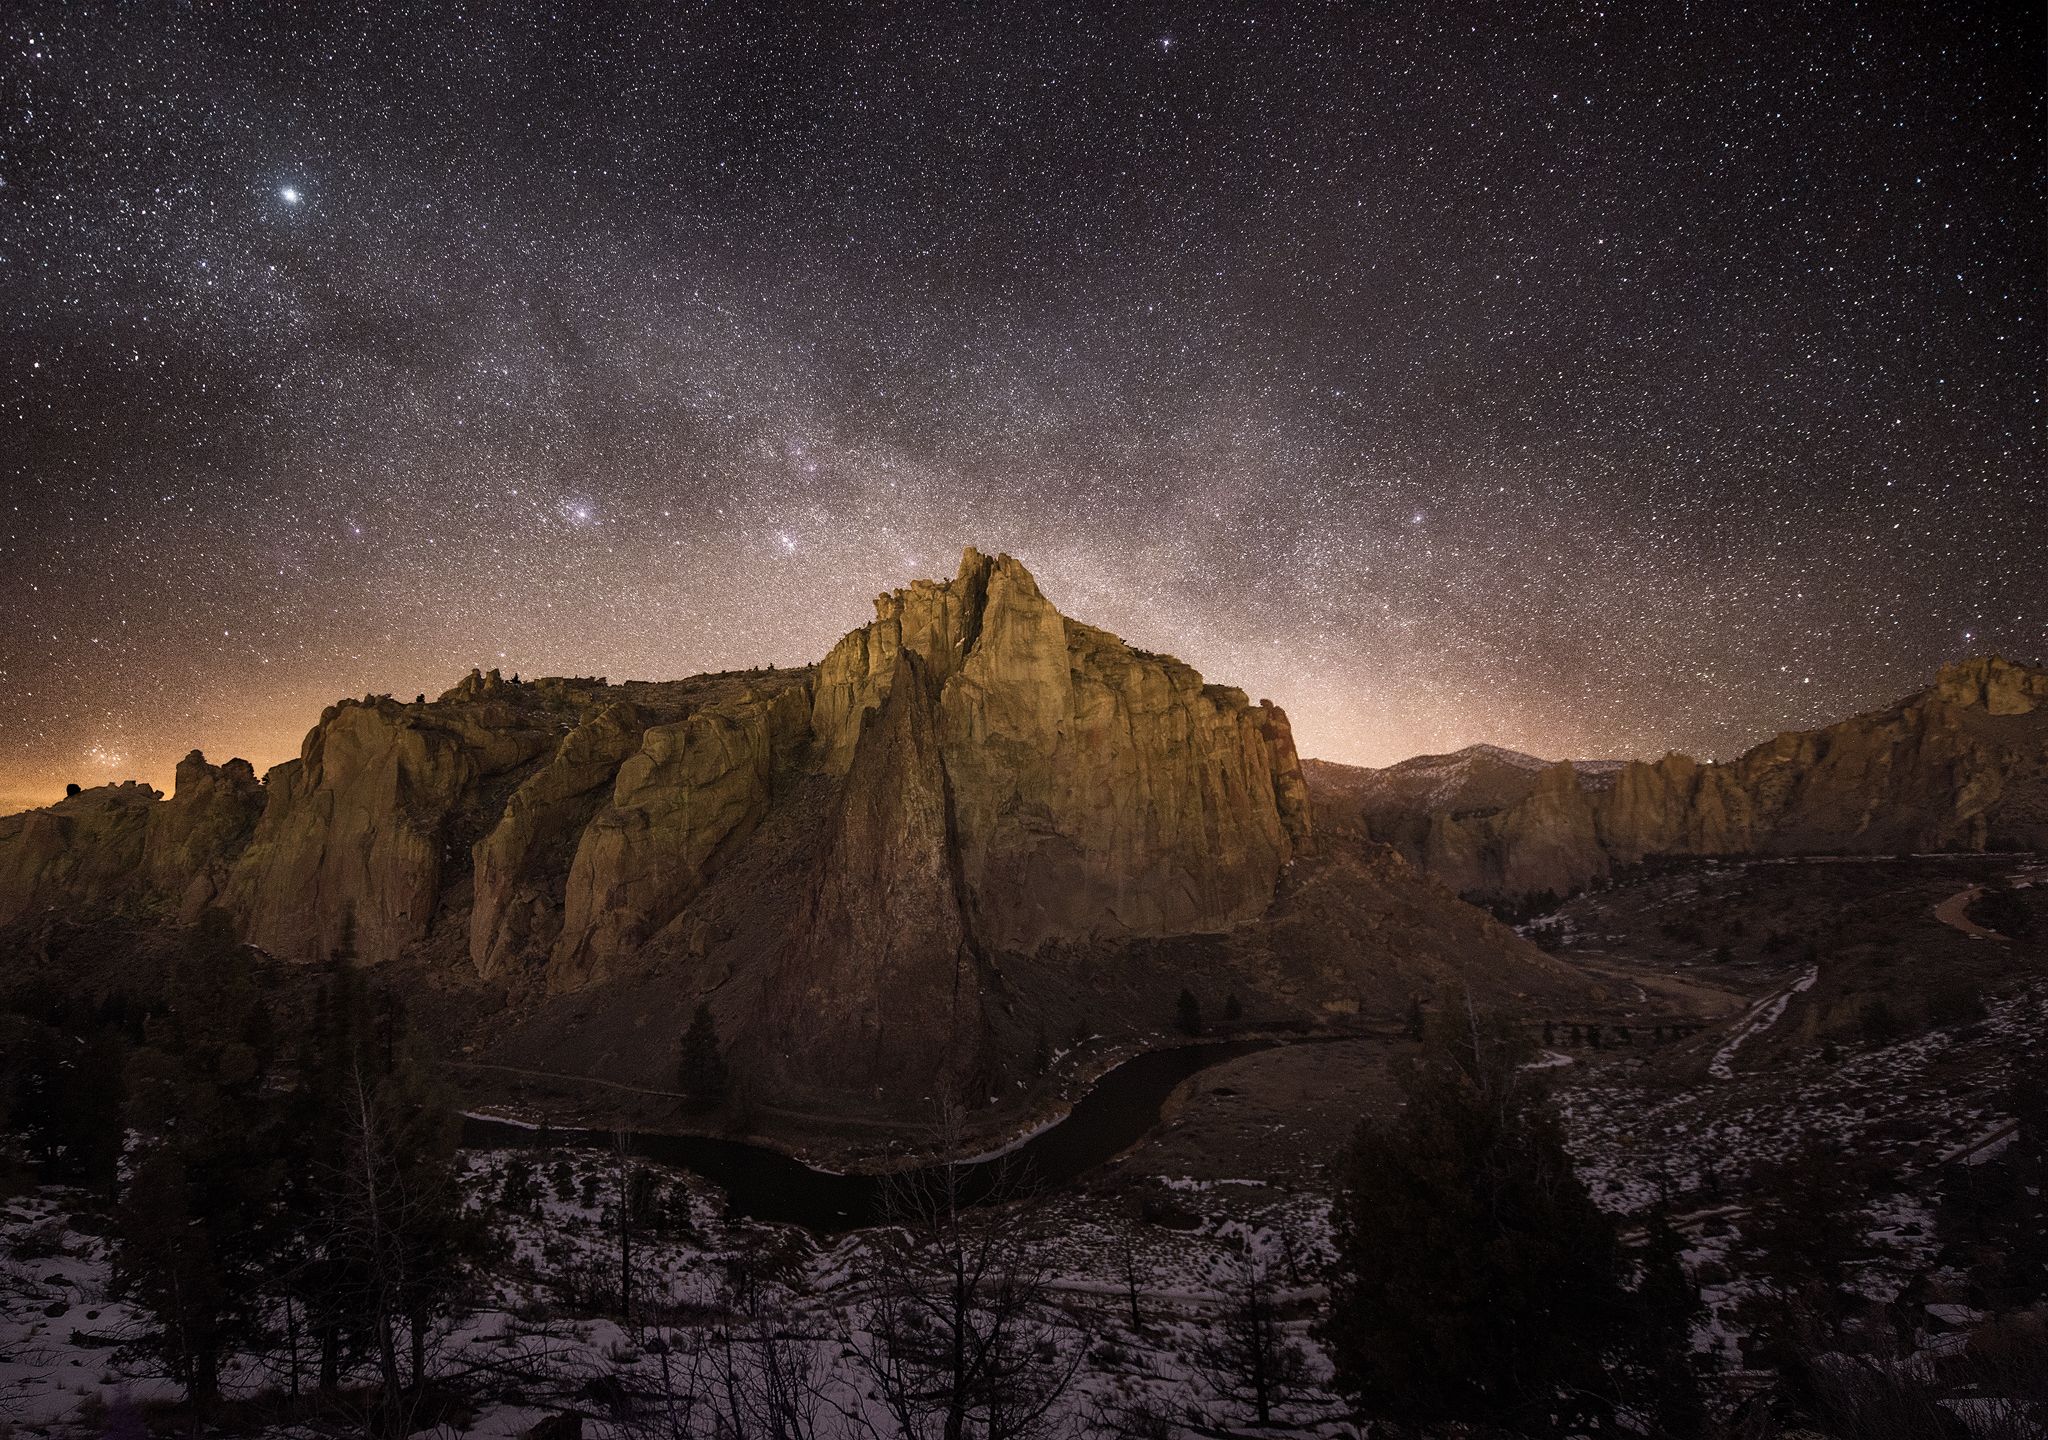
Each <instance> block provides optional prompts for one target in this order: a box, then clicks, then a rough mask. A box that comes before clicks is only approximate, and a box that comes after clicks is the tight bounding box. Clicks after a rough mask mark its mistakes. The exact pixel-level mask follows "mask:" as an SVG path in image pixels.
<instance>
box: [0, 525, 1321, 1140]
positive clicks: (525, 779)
mask: <svg viewBox="0 0 2048 1440" xmlns="http://www.w3.org/2000/svg"><path fill="white" fill-rule="evenodd" d="M764 835H765V836H767V837H768V838H766V839H763V838H762V837H763V836H764ZM1310 838H1311V819H1310V814H1309V794H1308V789H1307V784H1306V780H1305V777H1304V775H1303V772H1302V769H1301V765H1300V762H1299V760H1298V758H1297V757H1296V755H1295V751H1294V741H1293V737H1292V734H1291V732H1290V730H1289V728H1288V724H1287V717H1286V716H1285V715H1284V714H1283V713H1282V712H1280V711H1279V710H1277V709H1275V708H1274V707H1272V706H1271V705H1269V704H1265V703H1260V704H1257V705H1254V704H1252V703H1251V702H1250V701H1249V700H1248V699H1247V697H1246V696H1245V695H1244V694H1243V692H1241V691H1238V690H1234V689H1231V688H1229V687H1226V686H1219V685H1210V684H1206V683H1204V681H1203V680H1202V677H1201V676H1200V675H1198V674H1196V673H1195V671H1194V670H1192V669H1191V668H1189V667H1188V666H1186V665H1184V664H1182V663H1181V662H1179V661H1177V660H1173V659H1170V658H1168V657H1165V656H1159V655H1152V654H1147V653H1145V652H1143V651H1139V650H1136V649H1133V648H1132V647H1131V646H1129V645H1126V644H1125V643H1124V642H1122V641H1121V640H1119V639H1117V638H1116V637H1115V636H1113V635H1110V634H1108V633H1106V632H1104V631H1102V630H1098V629H1095V628H1094V627H1092V626H1088V625H1083V624H1080V623H1078V622H1076V621H1072V620H1069V619H1067V618H1066V617H1065V616H1063V615H1061V614H1060V612H1059V611H1058V610H1057V609H1056V608H1055V607H1054V606H1053V604H1052V603H1051V602H1050V601H1049V600H1048V599H1047V598H1046V597H1045V596H1044V594H1043V593H1042V592H1041V591H1040V590H1039V588H1038V585H1037V583H1036V581H1035V580H1034V579H1033V578H1032V576H1031V574H1030V573H1029V572H1028V571H1027V570H1026V569H1025V567H1024V566H1023V565H1021V564H1020V563H1018V562H1017V561H1016V560H1013V559H1011V558H1009V557H1008V556H996V557H994V558H990V557H987V556H984V555H982V554H980V553H979V552H977V551H974V550H971V549H970V550H968V551H967V552H966V554H965V555H964V557H963V558H962V561H961V565H960V570H959V573H958V574H957V575H956V576H955V577H954V578H953V579H951V580H947V581H918V582H916V583H914V584H912V585H910V586H909V587H907V588H906V589H903V590H899V591H896V592H894V593H892V594H888V595H884V596H882V597H880V599H879V600H878V601H877V602H876V607H875V619H874V621H873V622H872V623H871V624H868V625H864V626H862V627H860V628H859V629H856V630H854V631H852V632H851V633H849V634H848V635H847V636H846V637H845V638H844V639H842V640H841V641H840V642H839V643H838V644H837V645H836V646H834V647H833V649H832V651H831V653H830V654H829V655H828V656H827V657H826V658H825V660H824V661H823V662H822V663H821V664H820V665H818V666H817V667H815V668H809V669H803V670H780V671H755V672H746V673H732V674H726V675H708V676H699V677H696V678H694V679H690V680H682V681H672V682H627V683H625V684H619V685H614V684H610V683H608V682H606V681H603V680H577V679H554V678H550V679H544V680H538V681H533V682H530V683H521V682H519V681H518V679H517V678H516V677H515V678H513V679H511V680H507V679H505V678H504V677H503V676H501V675H500V674H499V673H497V672H496V671H472V672H471V673H470V674H469V675H468V676H467V677H466V678H465V679H463V680H462V681H461V682H460V683H459V684H457V685H456V686H454V687H453V688H452V689H450V690H448V691H447V692H446V693H445V694H443V695H441V696H440V697H439V698H438V699H436V700H434V701H432V702H427V701H425V700H420V701H415V702H413V703H410V704H406V703H402V702H400V701H397V700H393V699H392V698H390V697H388V696H369V697H365V698H364V699H362V700H349V701H344V702H342V703H340V704H338V705H335V706H333V707H331V708H330V709H328V710H327V712H326V713H325V714H323V715H322V716H321V717H320V720H319V723H318V724H316V725H315V726H314V727H313V729H312V730H311V732H310V733H308V735H307V736H306V738H305V741H304V743H303V744H302V746H301V748H300V754H299V756H298V758H297V759H295V760H291V761H287V762H285V763H284V764H281V765H278V766H276V767H274V768H273V769H272V770H271V771H270V772H269V773H268V774H267V775H266V776H265V777H264V779H263V780H262V782H261V783H258V782H257V780H256V778H255V775H254V773H253V772H252V771H251V770H250V768H249V767H248V765H246V764H245V763H244V762H241V761H230V762H229V763H228V764H226V765H224V766H218V767H216V766H211V765H209V764H207V763H206V761H205V760H204V758H203V757H202V756H200V755H198V754H196V753H195V754H194V755H192V756H190V757H188V758H187V760H186V761H185V763H184V764H182V765H181V766H180V767H179V770H178V785H177V792H176V794H175V795H174V797H173V798H172V799H170V800H168V801H163V800H161V799H160V798H159V797H158V796H157V795H156V794H155V792H154V791H150V790H147V789H146V788H141V787H134V788H130V789H126V790H106V791H94V792H89V793H88V794H87V795H84V796H80V797H78V798H76V799H74V800H70V801H67V802H65V803H64V804H63V805H60V806H56V807H52V808H51V809H50V810H47V811H38V812H32V813H31V814H29V815H26V816H20V817H15V818H13V819H11V820H8V821H6V822H4V828H0V920H6V919H10V918H14V917H18V916H20V915H22V914H25V913H28V912H29V911H32V910H35V909H37V908H39V907H40V908H46V909H47V908H52V907H62V906H64V905H100V906H107V905H114V904H119V905H122V906H127V907H132V908H135V909H137V910H138V913H139V912H144V911H147V912H153V913H158V914H164V915H174V916H175V915H183V916H185V917H186V918H190V917H191V916H192V915H194V914H195V913H196V912H197V910H198V909H199V908H200V907H202V906H204V905H207V904H211V903H218V904H220V905H221V906H223V907H224V908H225V909H226V910H227V911H228V912H229V913H230V914H231V915H232V916H233V917H234V919H235V920H236V921H237V922H238V924H239V925H240V926H241V929H242V932H243V935H244V938H246V939H247V940H248V941H249V942H250V943H251V944H254V945H256V946H258V947H260V948H262V949H263V950H265V951H268V952H269V953H271V954H272V955H275V956H277V957H279V958H281V959H286V960H292V961H324V960H327V959H329V958H331V957H334V956H336V955H342V954H347V955H352V956H353V957H354V958H356V959H357V960H359V961H361V962H362V963H365V964H371V965H385V964H390V963H392V962H394V961H401V960H403V961H405V962H407V963H408V964H410V965H414V966H425V967H428V968H438V973H439V974H441V975H442V976H443V977H444V979H445V980H446V981H450V982H452V981H454V980H456V979H458V978H460V977H461V976H462V975H463V974H464V973H466V974H467V975H469V976H471V977H474V978H475V979H476V980H477V981H479V982H482V983H485V984H488V985H490V986H494V987H498V988H499V989H501V990H503V991H504V992H506V993H507V994H508V995H510V996H511V997H512V998H513V1000H514V1001H515V1002H516V1003H518V1004H525V1005H533V1006H541V1007H545V1006H547V1005H549V1004H551V1003H553V1002H552V1001H551V1000H550V997H560V998H561V1003H562V1004H563V1005H564V1006H567V1007H569V1008H570V1009H572V1010H573V1009H574V1008H575V1007H577V1006H579V1005H582V1004H587V1003H589V1002H588V1000H587V999H586V998H580V997H588V996H590V995H591V994H593V993H596V992H601V991H605V990H607V989H608V988H609V987H613V986H615V985H617V984H619V983H620V982H621V981H630V982H631V983H632V984H634V985H640V984H650V983H651V984H657V985H658V987H659V988H660V989H661V991H662V993H664V994H666V995H668V996H670V997H671V1000H670V1001H669V1002H667V1003H672V1004H674V1005H678V1006H687V1005H689V1004H694V1002H695V1001H696V999H698V998H700V997H704V996H712V997H714V998H716V1000H717V1004H718V1006H719V1007H720V1012H719V1013H720V1018H721V1023H722V1024H723V1025H725V1026H726V1027H727V1030H728V1035H729V1038H730V1040H731V1042H732V1044H733V1045H734V1047H735V1053H736V1054H739V1055H741V1056H752V1057H756V1058H758V1059H760V1060H761V1061H762V1065H761V1074H762V1075H763V1076H766V1077H772V1082H773V1083H774V1084H776V1085H779V1086H781V1087H783V1088H784V1089H785V1090H787V1091H791V1092H795V1091H803V1092H817V1091H824V1090H833V1089H837V1088H843V1087H845V1086H847V1085H854V1086H857V1087H860V1088H861V1089H863V1090H864V1091H866V1092H869V1093H873V1094H878V1095H884V1096H888V1095H895V1096H900V1097H905V1098H906V1099H908V1098H915V1099H917V1100H919V1101H920V1102H921V1101H922V1100H923V1098H924V1097H927V1096H929V1095H931V1094H934V1093H941V1092H945V1091H950V1090H958V1089H959V1088H960V1087H962V1086H966V1085H968V1084H970V1083H971V1082H972V1083H979V1082H980V1081H981V1080H985V1079H986V1078H987V1076H989V1075H990V1074H993V1073H995V1072H996V1071H998V1070H1000V1069H1001V1068H1002V1065H1003V1063H1004V1057H1003V1054H1002V1053H1001V1052H1002V1050H1003V1047H1004V1046H1005V1045H1009V1046H1012V1047H1014V1045H1015V1044H1016V1043H1017V1040H1018V1026H1019V1023H1020V1022H1018V1021H1017V1020H1016V1018H1015V1016H1016V1015H1017V1014H1018V1013H1021V1012H1020V1009H1019V1007H1020V1005H1022V1006H1023V1007H1024V1008H1025V1009H1028V1008H1029V1004H1027V1003H1026V1002H1032V1001H1033V997H1028V996H1021V995H1020V994H1019V993H1018V991H1017V990H1016V987H1015V982H1014V980H1013V978H1012V976H1011V974H1010V972H1009V970H1008V968H1007V967H1008V966H1009V965H1010V963H1011V962H1014V961H1021V960H1024V959H1026V958H1028V957H1031V956H1033V955H1034V954H1036V953H1037V952H1039V951H1040V950H1042V949H1045V948H1046V947H1048V946H1055V945H1101V946H1111V947H1114V946H1117V945H1121V944H1124V943H1126V942H1130V941H1135V940H1139V939H1162V938H1167V937H1177V936H1196V935H1216V934H1220V933H1222V932H1227V931H1229V930H1231V929H1232V928H1233V927H1238V926H1242V925H1244V924H1246V923H1247V922H1251V921H1254V920H1257V919H1258V918H1259V917H1261V916H1262V915H1264V914H1265V913H1266V912H1267V910H1268V909H1269V907H1270V906H1271V905H1272V903H1273V899H1274V895H1275V893H1276V890H1277V889H1278V887H1279V885H1280V883H1281V881H1282V877H1283V875H1284V874H1285V873H1286V871H1287V869H1288V866H1289V864H1290V862H1291V861H1293V860H1294V859H1296V858H1297V857H1299V856H1302V855H1304V854H1305V853H1307V852H1308V849H1309V845H1310ZM764 845H766V846H769V847H772V848H773V849H774V850H775V853H774V854H772V855H768V854H764V853H762V852H761V847H762V846H764ZM735 867H737V873H740V874H743V875H772V876H779V877H785V878H787V877H790V876H800V877H801V880H800V887H799V888H800V893H799V894H798V895H796V896H795V897H794V899H793V903H790V904H788V905H787V906H786V908H778V907H779V902H773V901H769V900H767V899H764V898H763V897H761V896H758V895H749V894H747V893H744V892H743V891H740V890H736V889H735V886H736V885H738V884H739V883H740V882H734V883H733V884H727V885H724V886H723V887H722V888H721V885H720V882H721V880H722V878H723V877H724V876H725V875H726V874H727V872H728V871H729V870H733V869H734V868H735ZM777 883H782V882H781V881H778V882H777ZM736 937H737V938H736ZM649 977H654V978H653V979H652V980H650V979H649ZM721 991H727V992H729V995H730V996H738V995H740V994H742V993H743V992H744V993H745V994H746V995H748V996H750V997H753V998H752V1000H750V1001H749V1003H748V1004H745V1005H742V1004H740V1003H738V1002H737V1001H736V1000H733V999H731V998H723V997H721V996H720V992H721ZM635 993H639V992H637V991H636V992H635ZM1033 1003H1035V1002H1033ZM654 1008H657V1009H658V1008H662V1007H660V1006H656V1007H654ZM998 1012H1000V1014H1001V1015H1002V1016H1004V1017H1008V1018H1005V1019H1003V1020H1001V1022H1000V1023H998V1020H997V1018H996V1017H997V1015H998ZM648 1013H649V1012H648V1011H646V1010H643V1011H641V1012H640V1013H638V1014H636V1015H635V1016H634V1017H633V1019H632V1024H633V1025H635V1026H638V1025H640V1024H642V1023H644V1022H645V1021H646V1020H647V1018H648ZM656 1028H657V1030H658V1032H659V1033H660V1034H662V1035H664V1036H668V1037H670V1039H671V1042H672V1037H673V1036H675V1035H678V1034H679V1033H680V1029H681V1025H680V1023H676V1024H673V1025H669V1024H667V1023H666V1022H664V1023H663V1024H662V1025H660V1026H658V1027H656ZM646 1078H656V1077H646Z"/></svg>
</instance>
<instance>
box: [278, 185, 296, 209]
mask: <svg viewBox="0 0 2048 1440" xmlns="http://www.w3.org/2000/svg"><path fill="white" fill-rule="evenodd" d="M277 198H278V199H280V200H282V201H284V203H285V204H287V205H296V204H298V203H299V191H298V187H297V186H295V185H287V186H285V187H284V188H283V189H281V190H279V191H278V192H277Z"/></svg>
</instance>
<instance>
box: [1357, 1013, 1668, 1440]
mask: <svg viewBox="0 0 2048 1440" xmlns="http://www.w3.org/2000/svg"><path fill="white" fill-rule="evenodd" d="M1526 1053H1527V1046H1526V1042H1525V1041H1524V1040H1523V1037H1522V1036H1521V1033H1520V1031H1519V1028H1518V1027H1516V1026H1515V1025H1513V1024H1512V1023H1511V1022H1509V1021H1507V1020H1506V1019H1504V1018H1502V1017H1497V1016H1488V1015H1485V1014H1482V1013H1480V1012H1479V1011H1477V1010H1476V1009H1474V1008H1473V1007H1472V1006H1471V1005H1470V1004H1469V1003H1467V1002H1466V1001H1464V1000H1463V999H1462V998H1454V999H1452V1000H1450V1001H1449V1002H1447V1003H1446V1004H1445V1005H1444V1006H1443V1007H1442V1011H1441V1013H1440V1014H1438V1015H1437V1016H1435V1017H1433V1019H1432V1023H1431V1025H1430V1026H1429V1034H1428V1036H1427V1038H1426V1040H1425V1044H1424V1050H1423V1054H1422V1055H1421V1057H1419V1058H1418V1059H1417V1060H1415V1061H1414V1062H1412V1063H1410V1064H1409V1065H1407V1066H1406V1067H1405V1068H1404V1071H1403V1073H1402V1075H1401V1087H1402V1090H1403V1092H1404V1094H1405V1096H1406V1098H1407V1104H1406V1106H1405V1107H1404V1108H1403V1109H1402V1110H1401V1112H1400V1113H1399V1114H1398V1115H1397V1116H1395V1117H1394V1118H1392V1119H1391V1120H1388V1121H1385V1122H1372V1121H1368V1122H1367V1123H1366V1124H1365V1125H1363V1126H1362V1127H1361V1128H1360V1130H1359V1133H1358V1136H1357V1138H1356V1139H1355V1140H1354V1142H1353V1144H1352V1147H1351V1150H1350V1152H1349V1154H1348V1155H1347V1157H1346V1159H1345V1161H1344V1163H1343V1167H1342V1171H1341V1185H1340V1190H1339V1195H1338V1199H1337V1205H1336V1212H1335V1219H1336V1231H1337V1233H1336V1242H1337V1260H1336V1264H1335V1266H1334V1269H1333V1273H1332V1281H1331V1287H1330V1309H1329V1313H1328V1315H1327V1317H1326V1318H1325V1320H1324V1322H1323V1326H1322V1336H1323V1339H1324V1342H1325V1344H1326V1345H1327V1347H1328V1349H1329V1352H1330V1356H1331V1360H1332V1363H1333V1365H1334V1367H1335V1371H1336V1377H1335V1378H1336V1384H1337V1387H1338V1389H1339V1390H1340V1391H1342V1392H1343V1393H1345V1394H1348V1395H1350V1396H1352V1397H1354V1398H1355V1400H1356V1401H1357V1403H1358V1406H1359V1410H1360V1413H1361V1414H1364V1415H1369V1416H1372V1417H1374V1418H1379V1419H1388V1420H1393V1421H1396V1422H1398V1423H1403V1424H1408V1425H1416V1426H1427V1425H1443V1424H1452V1423H1462V1424H1468V1425H1498V1426H1503V1427H1506V1428H1509V1429H1513V1430H1516V1431H1519V1432H1522V1433H1525V1434H1530V1435H1555V1434H1563V1433H1567V1432H1569V1431H1570V1430H1572V1429H1573V1428H1575V1427H1588V1428H1590V1427H1594V1426H1599V1427H1601V1428H1605V1426H1606V1425H1607V1424H1608V1423H1609V1422H1610V1420H1611V1417H1612V1416H1613V1415H1614V1414H1615V1412H1616V1409H1617V1408H1618V1406H1622V1405H1625V1404H1626V1403H1627V1402H1628V1400H1629V1399H1630V1398H1631V1397H1630V1395H1629V1391H1630V1390H1631V1388H1634V1389H1636V1390H1637V1391H1638V1392H1640V1391H1641V1390H1643V1389H1644V1388H1646V1387H1647V1385H1648V1380H1647V1378H1646V1377H1648V1376H1651V1375H1656V1376H1660V1377H1665V1376H1668V1371H1669V1361H1670V1357H1669V1355H1668V1354H1667V1353H1666V1351H1667V1350H1668V1348H1669V1343H1670V1337H1671V1336H1672V1335H1673V1334H1674V1333H1676V1332H1678V1331H1682V1329H1683V1325H1682V1323H1680V1322H1677V1321H1672V1322H1670V1323H1662V1324H1651V1323H1648V1320H1647V1319H1646V1309H1647V1308H1652V1307H1654V1308H1655V1309H1656V1310H1657V1313H1658V1315H1659V1316H1666V1315H1667V1314H1668V1313H1669V1311H1670V1308H1671V1307H1675V1306H1681V1305H1682V1304H1689V1303H1690V1302H1689V1301H1687V1297H1688V1296H1689V1295H1690V1294H1691V1291H1690V1287H1689V1286H1687V1285H1686V1284H1685V1283H1684V1280H1683V1275H1682V1272H1679V1273H1678V1276H1677V1279H1676V1280H1675V1281H1674V1279H1673V1275H1672V1272H1671V1271H1670V1269H1669V1268H1668V1267H1663V1266H1662V1265H1661V1264H1660V1265H1659V1267H1658V1268H1657V1284H1656V1285H1654V1286H1653V1285H1650V1284H1647V1283H1642V1282H1641V1281H1638V1278H1637V1277H1638V1276H1639V1275H1640V1276H1642V1277H1643V1280H1644V1281H1646V1280H1647V1279H1648V1269H1647V1266H1646V1263H1645V1262H1644V1261H1640V1260H1638V1259H1637V1258H1635V1257H1632V1256H1631V1255H1630V1254H1628V1253H1627V1252H1626V1251H1625V1250H1624V1248H1623V1247H1622V1245H1621V1242H1620V1239H1619V1234H1618V1230H1617V1227H1616V1224H1615V1222H1614V1220H1613V1219H1612V1218H1611V1217H1609V1216H1607V1215H1605V1214H1603V1213H1602V1212H1601V1211H1600V1210H1599V1209H1598V1208H1597V1207H1596V1206H1595V1205H1594V1204H1593V1201H1592V1198H1591V1196H1590V1195H1588V1193H1587V1191H1586V1188H1585V1186H1584V1185H1583V1184H1582V1183H1580V1181H1579V1180H1578V1178H1577V1177H1576V1176H1575V1175H1574V1174H1573V1173H1572V1167H1571V1160H1570V1157H1569V1156H1568V1155H1567V1153H1566V1152H1565V1148H1564V1142H1563V1138H1562V1135H1561V1132H1560V1131H1559V1128H1558V1125H1557V1122H1556V1120H1555V1118H1554V1116H1553V1115H1552V1114H1551V1112H1550V1110H1549V1108H1548V1106H1547V1104H1546V1103H1545V1101H1544V1098H1543V1096H1542V1093H1541V1091H1540V1090H1539V1089H1538V1084H1539V1080H1538V1078H1537V1075H1536V1072H1531V1071H1528V1070H1525V1069H1523V1068H1522V1062H1523V1060H1524V1058H1525V1056H1526ZM1686 1313H1688V1314H1689V1310H1687V1312H1686Z"/></svg>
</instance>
